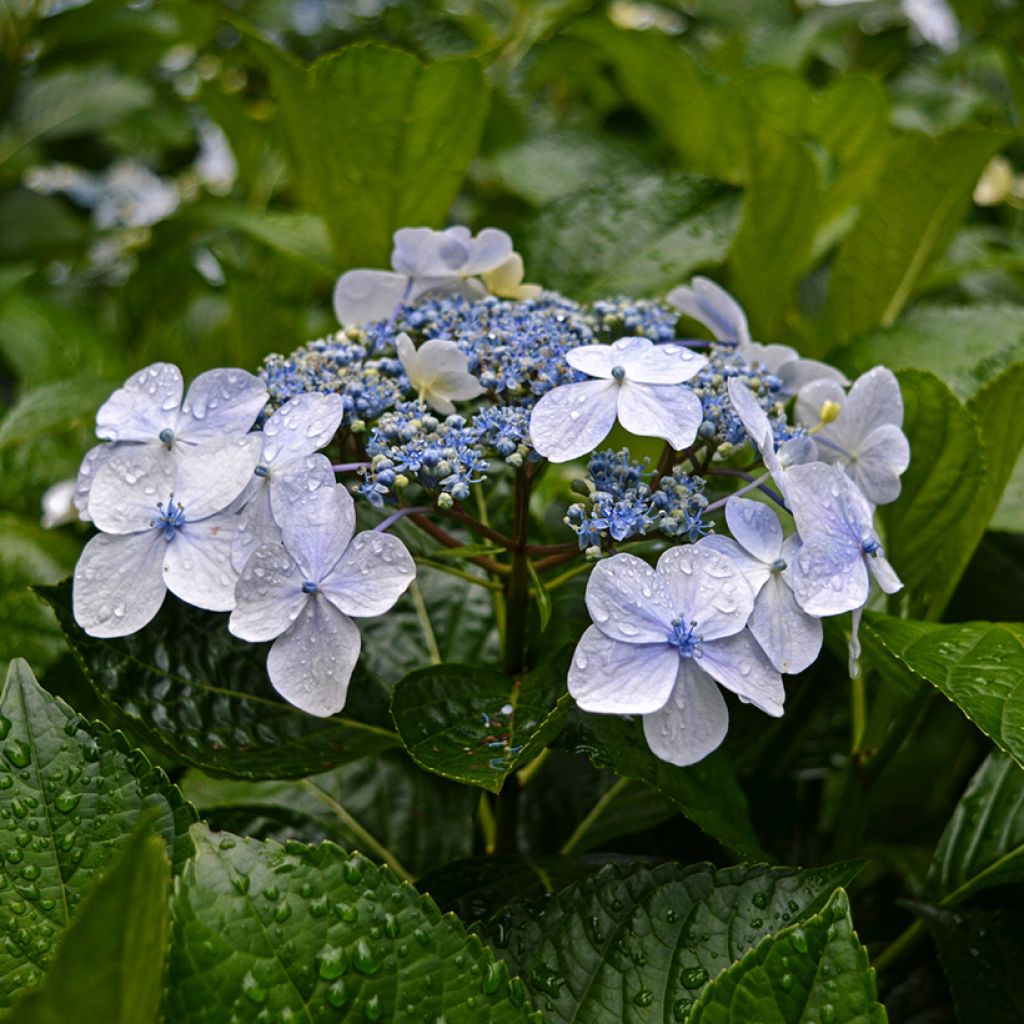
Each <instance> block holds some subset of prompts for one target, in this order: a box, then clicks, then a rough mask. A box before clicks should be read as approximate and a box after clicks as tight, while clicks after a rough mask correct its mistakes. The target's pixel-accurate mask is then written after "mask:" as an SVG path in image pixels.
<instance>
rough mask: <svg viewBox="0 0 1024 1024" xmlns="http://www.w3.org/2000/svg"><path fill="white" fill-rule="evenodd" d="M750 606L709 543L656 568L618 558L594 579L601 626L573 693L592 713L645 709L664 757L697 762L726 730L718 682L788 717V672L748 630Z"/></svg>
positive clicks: (584, 644)
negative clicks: (784, 672)
mask: <svg viewBox="0 0 1024 1024" xmlns="http://www.w3.org/2000/svg"><path fill="white" fill-rule="evenodd" d="M753 607H754V594H753V591H752V590H751V588H750V584H749V583H748V582H747V581H746V579H745V577H744V575H743V573H742V571H741V570H740V568H739V567H738V566H737V565H736V564H735V563H734V562H733V561H732V560H731V559H729V558H727V557H726V556H725V555H722V554H721V553H720V552H718V551H715V550H713V549H712V548H711V547H709V546H708V545H707V544H706V543H705V541H703V540H702V541H698V542H697V543H696V544H687V545H683V546H681V547H674V548H670V549H669V550H668V551H666V552H665V553H664V554H663V555H662V556H661V558H659V559H658V565H657V568H655V569H652V568H651V567H650V566H649V565H647V563H646V562H643V561H641V560H640V559H639V558H636V557H634V556H633V555H626V554H618V555H614V556H612V557H611V558H609V559H607V560H606V561H603V562H599V563H598V564H597V566H595V568H594V571H593V573H591V576H590V581H589V582H588V584H587V610H588V611H589V612H590V617H591V619H592V620H593V622H594V624H593V625H592V626H590V627H589V628H588V629H587V630H586V632H585V633H584V634H583V636H582V637H581V638H580V642H579V644H578V645H577V647H576V652H575V654H574V655H573V660H572V665H571V667H570V669H569V692H570V693H571V694H572V696H573V697H574V699H575V700H576V702H577V704H579V706H580V707H581V708H583V710H585V711H595V712H601V713H604V714H617V715H643V725H644V735H645V736H646V738H647V742H648V744H649V746H650V748H651V750H652V751H653V752H654V753H655V754H656V755H657V756H658V757H660V758H661V759H662V760H664V761H668V762H670V763H672V764H676V765H688V764H693V763H695V762H696V761H699V760H701V759H702V758H704V757H706V756H707V755H708V754H710V753H711V751H712V750H714V749H715V748H716V747H717V746H718V745H719V744H720V743H721V742H722V740H723V739H724V738H725V733H726V730H727V729H728V724H729V714H728V710H727V709H726V705H725V701H724V699H723V698H722V694H721V692H720V691H719V689H718V687H719V685H721V686H724V687H725V688H726V689H728V690H731V691H732V692H733V693H735V694H736V695H737V696H738V697H739V698H740V699H741V700H743V701H745V702H746V703H750V704H753V705H754V706H755V707H757V708H759V709H760V710H762V711H764V712H765V713H766V714H769V715H773V716H776V717H778V716H779V715H781V714H782V705H783V701H784V699H785V691H784V690H783V686H782V677H781V676H780V675H779V673H778V672H777V671H776V669H775V667H774V666H773V665H772V663H771V662H770V661H769V660H768V657H767V656H766V655H765V653H764V651H762V650H761V648H760V646H758V643H757V641H756V640H755V639H754V638H753V636H752V635H751V633H750V631H749V630H748V629H746V628H745V627H746V624H747V620H748V619H749V618H750V613H751V611H752V610H753Z"/></svg>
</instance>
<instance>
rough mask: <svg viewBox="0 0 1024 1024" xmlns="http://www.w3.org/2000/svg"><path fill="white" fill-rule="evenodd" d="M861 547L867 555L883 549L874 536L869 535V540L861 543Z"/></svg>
mask: <svg viewBox="0 0 1024 1024" xmlns="http://www.w3.org/2000/svg"><path fill="white" fill-rule="evenodd" d="M860 549H861V551H863V552H864V554H865V555H874V554H876V553H877V552H879V551H881V550H882V545H881V544H879V543H878V541H877V540H875V538H874V537H868V539H867V540H865V541H863V542H862V543H861V546H860Z"/></svg>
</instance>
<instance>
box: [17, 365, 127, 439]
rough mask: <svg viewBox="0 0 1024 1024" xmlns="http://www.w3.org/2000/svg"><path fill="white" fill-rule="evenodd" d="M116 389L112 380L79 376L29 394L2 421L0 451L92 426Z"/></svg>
mask: <svg viewBox="0 0 1024 1024" xmlns="http://www.w3.org/2000/svg"><path fill="white" fill-rule="evenodd" d="M116 387H117V384H116V383H112V382H110V381H104V380H90V379H83V378H77V377H76V378H74V379H71V380H61V381H54V382H53V383H52V384H44V385H43V386H42V387H40V388H34V389H32V390H31V391H28V392H27V393H26V394H24V395H22V396H21V397H20V398H19V399H18V401H17V403H16V404H15V405H14V407H13V408H12V409H11V410H10V412H8V413H7V415H6V416H4V417H3V419H2V420H0V451H3V450H4V449H5V448H11V447H13V446H15V445H20V444H25V443H27V442H30V441H33V440H35V439H36V438H37V437H39V436H40V435H42V434H54V433H63V432H65V431H68V430H70V429H72V428H73V427H77V426H88V425H91V424H92V422H93V421H94V420H95V419H96V410H97V409H98V408H99V407H100V405H102V404H103V402H104V401H106V399H107V398H109V397H110V393H111V392H112V391H113V390H114V388H116Z"/></svg>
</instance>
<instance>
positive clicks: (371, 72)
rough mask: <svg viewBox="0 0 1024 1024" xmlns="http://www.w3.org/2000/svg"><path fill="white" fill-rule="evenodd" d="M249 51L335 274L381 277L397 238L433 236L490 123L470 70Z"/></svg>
mask: <svg viewBox="0 0 1024 1024" xmlns="http://www.w3.org/2000/svg"><path fill="white" fill-rule="evenodd" d="M250 45H251V47H252V48H253V51H254V52H255V54H256V56H257V58H258V59H259V60H260V62H261V63H262V64H263V65H264V67H265V68H266V69H267V71H268V73H269V75H270V79H271V82H272V83H273V89H274V92H275V94H276V97H277V99H278V103H279V107H278V116H279V118H280V119H281V122H282V126H283V129H284V133H285V137H286V138H287V141H288V147H289V158H290V162H291V165H292V169H293V170H294V172H295V174H296V176H297V178H298V180H299V184H300V186H301V188H302V190H303V192H304V194H305V197H306V201H307V203H308V205H309V206H310V207H312V208H313V209H315V210H317V211H319V213H320V214H321V215H322V216H323V218H324V221H325V222H326V224H327V228H328V231H329V232H330V235H331V240H332V242H333V244H334V252H335V255H336V256H337V258H338V260H339V261H340V262H341V264H342V265H343V266H346V267H351V266H368V267H375V266H381V267H383V266H387V265H388V261H389V257H390V253H391V235H392V233H393V232H394V231H396V230H397V229H398V228H403V227H409V226H413V225H420V224H426V225H428V226H432V227H439V226H440V225H441V223H442V222H443V220H444V218H445V217H446V215H447V214H448V211H449V208H450V207H451V205H452V203H453V201H454V200H455V197H456V195H457V194H458V191H459V187H460V185H461V184H462V180H463V178H464V176H465V174H466V170H467V168H468V167H469V162H470V161H471V160H472V159H473V157H474V156H476V153H477V148H478V146H479V144H480V137H481V133H482V132H483V126H484V120H485V118H486V116H487V110H488V106H489V102H490V101H489V92H488V86H487V81H486V79H485V78H484V74H483V68H482V67H481V65H480V63H479V62H478V61H476V60H474V59H473V58H464V59H459V60H444V61H438V62H437V63H436V64H430V65H428V66H426V67H424V65H422V64H421V63H420V62H419V61H418V60H417V59H416V58H415V57H414V56H413V55H412V54H410V53H403V52H402V51H401V50H395V49H391V48H390V47H387V46H381V45H378V44H376V43H369V44H363V45H359V46H352V47H348V48H346V49H344V50H339V51H338V52H336V53H329V54H327V55H326V56H324V57H321V58H320V59H319V60H318V61H317V62H316V63H315V64H313V65H312V66H309V67H306V66H303V65H300V64H298V63H297V62H295V61H294V60H293V59H292V58H291V57H289V56H288V55H287V54H286V53H284V52H283V51H281V50H278V49H277V48H276V47H274V46H272V45H270V44H268V43H265V42H263V41H261V40H258V39H255V38H250Z"/></svg>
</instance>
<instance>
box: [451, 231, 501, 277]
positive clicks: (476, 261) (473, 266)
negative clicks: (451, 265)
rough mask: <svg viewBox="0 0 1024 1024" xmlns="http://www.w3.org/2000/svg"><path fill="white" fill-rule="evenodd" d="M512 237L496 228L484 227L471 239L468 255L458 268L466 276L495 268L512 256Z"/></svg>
mask: <svg viewBox="0 0 1024 1024" xmlns="http://www.w3.org/2000/svg"><path fill="white" fill-rule="evenodd" d="M512 253H513V249H512V238H511V237H510V236H509V235H508V234H507V233H506V232H504V231H501V230H499V229H498V228H484V229H483V231H481V232H479V234H477V236H476V237H475V238H474V239H473V241H472V243H471V244H470V247H469V257H468V259H467V260H466V262H465V263H464V264H463V265H462V266H461V267H460V268H459V272H460V273H461V274H463V275H465V276H466V277H471V276H474V275H476V274H484V273H487V272H488V271H490V270H496V269H497V268H498V267H500V266H501V265H502V264H503V263H505V262H507V261H508V259H509V258H510V257H511V256H512Z"/></svg>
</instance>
